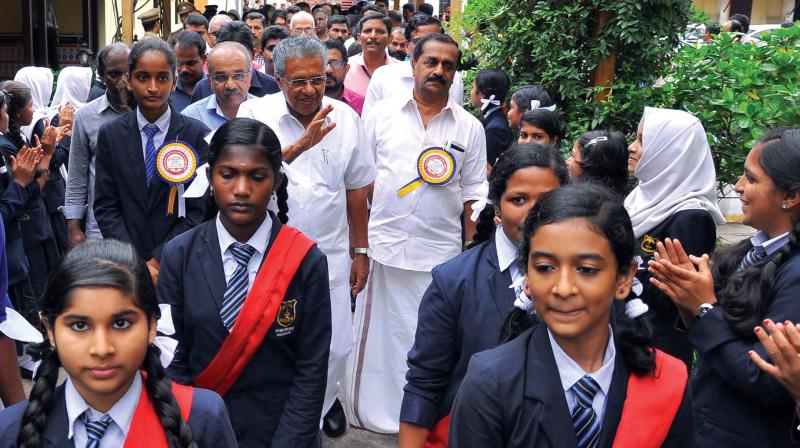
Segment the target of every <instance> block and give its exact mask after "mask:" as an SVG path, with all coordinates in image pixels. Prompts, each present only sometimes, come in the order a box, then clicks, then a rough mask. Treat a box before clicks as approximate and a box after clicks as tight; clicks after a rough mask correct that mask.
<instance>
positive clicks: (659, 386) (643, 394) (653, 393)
mask: <svg viewBox="0 0 800 448" xmlns="http://www.w3.org/2000/svg"><path fill="white" fill-rule="evenodd" d="M687 378H688V374H687V372H686V365H685V364H684V363H683V361H681V360H679V359H677V358H673V357H672V356H670V355H668V354H666V353H664V352H662V351H660V350H656V368H655V371H654V372H653V373H652V374H647V375H641V376H640V375H631V376H630V377H629V378H628V394H627V396H626V397H625V404H624V406H623V407H622V418H621V419H620V422H619V425H618V426H617V435H616V436H615V437H614V445H613V446H614V448H626V447H636V448H649V447H660V446H661V444H662V443H664V440H666V438H667V434H668V433H669V429H670V427H672V422H673V420H675V414H677V413H678V408H680V406H681V401H683V392H684V390H685V389H686V380H687Z"/></svg>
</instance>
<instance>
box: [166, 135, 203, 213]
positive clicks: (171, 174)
mask: <svg viewBox="0 0 800 448" xmlns="http://www.w3.org/2000/svg"><path fill="white" fill-rule="evenodd" d="M156 171H158V176H159V177H160V178H162V179H164V182H167V183H168V184H170V185H171V187H170V189H169V202H168V203H167V215H173V214H175V203H176V202H178V216H179V217H184V216H186V203H185V201H186V200H185V199H184V198H183V190H184V188H185V187H184V184H185V183H187V182H189V181H190V180H192V178H194V175H195V172H197V153H196V152H195V151H194V149H193V148H192V147H191V146H189V144H188V143H186V142H182V141H180V140H174V141H171V142H169V143H165V144H164V145H163V146H161V148H159V149H158V153H157V155H156Z"/></svg>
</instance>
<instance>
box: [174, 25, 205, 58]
mask: <svg viewBox="0 0 800 448" xmlns="http://www.w3.org/2000/svg"><path fill="white" fill-rule="evenodd" d="M195 15H197V14H195ZM170 45H171V46H172V48H173V49H174V48H175V46H176V45H179V46H180V47H181V48H192V47H195V48H197V55H198V56H200V57H201V58H202V57H203V55H204V54H206V41H204V40H203V38H202V37H200V35H199V34H198V33H196V32H194V31H189V30H184V31H183V32H181V33H179V34H178V35H177V36H176V37H175V39H172V38H170ZM176 57H177V55H176Z"/></svg>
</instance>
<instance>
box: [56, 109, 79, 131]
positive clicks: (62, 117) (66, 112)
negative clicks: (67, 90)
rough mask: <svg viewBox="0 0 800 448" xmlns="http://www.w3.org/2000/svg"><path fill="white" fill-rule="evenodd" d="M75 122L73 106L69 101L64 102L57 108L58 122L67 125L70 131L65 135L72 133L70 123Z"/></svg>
mask: <svg viewBox="0 0 800 448" xmlns="http://www.w3.org/2000/svg"><path fill="white" fill-rule="evenodd" d="M74 122H75V108H74V107H73V106H72V104H70V103H69V102H67V103H64V104H62V105H61V107H60V108H59V109H58V124H60V125H61V126H69V127H70V131H68V132H67V135H72V134H71V132H72V130H71V128H72V123H74Z"/></svg>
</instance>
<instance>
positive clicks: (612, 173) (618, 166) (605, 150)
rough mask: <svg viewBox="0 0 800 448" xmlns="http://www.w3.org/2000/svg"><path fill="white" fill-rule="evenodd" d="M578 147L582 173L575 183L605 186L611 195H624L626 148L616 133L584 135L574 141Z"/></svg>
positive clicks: (622, 136)
mask: <svg viewBox="0 0 800 448" xmlns="http://www.w3.org/2000/svg"><path fill="white" fill-rule="evenodd" d="M577 144H578V146H579V147H580V148H581V161H580V163H579V165H580V166H581V170H582V173H581V175H580V176H579V178H578V179H576V180H577V181H580V182H587V181H588V182H595V183H599V184H601V185H605V186H606V187H608V188H609V189H610V190H611V191H613V192H614V193H617V194H618V195H620V197H625V196H626V195H627V194H628V192H629V191H628V190H629V188H628V145H627V143H626V142H625V136H624V135H622V133H621V132H617V131H604V130H598V131H589V132H584V133H583V134H582V135H581V136H580V137H578V140H577Z"/></svg>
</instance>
